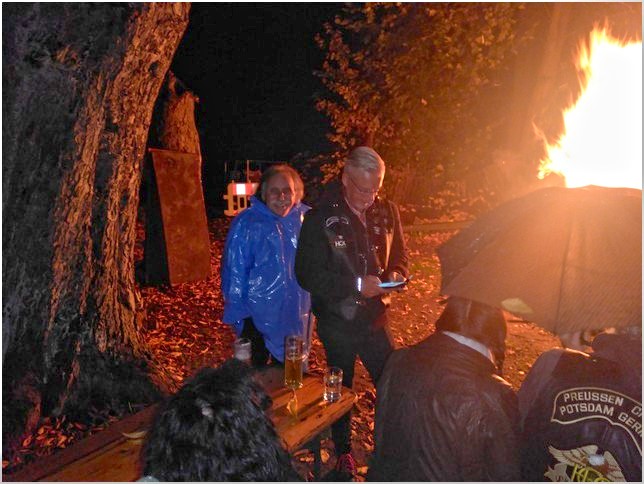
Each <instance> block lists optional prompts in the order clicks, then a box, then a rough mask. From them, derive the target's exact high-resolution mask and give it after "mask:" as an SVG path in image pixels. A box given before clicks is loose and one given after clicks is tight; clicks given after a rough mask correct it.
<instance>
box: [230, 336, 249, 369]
mask: <svg viewBox="0 0 644 484" xmlns="http://www.w3.org/2000/svg"><path fill="white" fill-rule="evenodd" d="M251 352H252V345H251V342H250V340H249V339H248V338H237V339H236V340H235V343H234V352H233V355H234V357H235V358H236V359H238V360H241V361H243V362H244V363H246V364H247V365H250V364H251Z"/></svg>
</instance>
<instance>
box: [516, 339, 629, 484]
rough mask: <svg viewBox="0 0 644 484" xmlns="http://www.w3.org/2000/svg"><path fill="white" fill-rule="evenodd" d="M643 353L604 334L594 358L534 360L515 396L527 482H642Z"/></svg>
mask: <svg viewBox="0 0 644 484" xmlns="http://www.w3.org/2000/svg"><path fill="white" fill-rule="evenodd" d="M641 346H642V341H641V338H631V337H628V336H621V335H610V334H601V335H599V336H598V337H597V338H595V340H594V341H593V352H592V353H591V354H586V353H582V352H578V351H570V350H565V351H564V350H551V351H549V352H546V353H544V354H543V355H541V356H540V357H539V359H538V360H537V361H536V362H535V364H534V365H533V367H532V369H531V370H530V373H529V374H528V376H527V377H526V380H525V382H524V383H523V385H522V387H521V389H520V390H519V401H520V402H521V412H522V414H523V415H525V421H524V423H523V439H522V440H523V445H522V464H523V477H524V479H526V480H531V481H543V480H553V481H555V480H557V481H558V480H570V479H572V480H573V481H574V480H610V481H624V480H627V481H637V482H641V480H642V403H641V394H642V352H641V350H642V348H641Z"/></svg>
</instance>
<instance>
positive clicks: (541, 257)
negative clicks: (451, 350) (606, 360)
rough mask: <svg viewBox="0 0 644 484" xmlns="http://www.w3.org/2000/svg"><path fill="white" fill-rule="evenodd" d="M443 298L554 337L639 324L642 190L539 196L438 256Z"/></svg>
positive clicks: (475, 226) (512, 204) (477, 225)
mask: <svg viewBox="0 0 644 484" xmlns="http://www.w3.org/2000/svg"><path fill="white" fill-rule="evenodd" d="M438 256H439V258H440V261H441V270H442V277H443V279H442V286H441V290H442V293H443V294H448V295H454V296H462V297H466V298H469V299H473V300H475V301H480V302H483V303H485V304H489V305H491V306H496V307H501V308H503V309H506V310H508V311H510V312H512V313H514V314H517V315H518V316H520V317H522V318H524V319H526V320H528V321H532V322H534V323H537V324H539V325H540V326H542V327H543V328H545V329H548V330H550V331H552V332H553V333H556V334H563V333H569V332H575V331H583V330H588V329H601V328H609V327H624V326H634V325H641V324H642V191H641V190H635V189H629V188H604V187H595V186H588V187H583V188H560V187H551V188H544V189H541V190H537V191H535V192H532V193H530V194H528V195H526V196H524V197H521V198H517V199H514V200H511V201H509V202H506V203H504V204H502V205H500V206H499V207H497V208H495V209H493V210H491V211H490V212H488V213H486V214H484V215H482V216H481V217H479V218H478V219H477V220H475V221H474V222H473V223H472V224H471V225H470V226H469V227H467V228H465V229H463V230H461V231H460V232H459V233H458V234H456V235H455V236H454V237H452V238H451V239H450V240H449V241H447V242H446V243H445V244H443V245H442V246H441V247H439V248H438Z"/></svg>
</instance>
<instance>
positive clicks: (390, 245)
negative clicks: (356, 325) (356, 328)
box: [295, 188, 408, 321]
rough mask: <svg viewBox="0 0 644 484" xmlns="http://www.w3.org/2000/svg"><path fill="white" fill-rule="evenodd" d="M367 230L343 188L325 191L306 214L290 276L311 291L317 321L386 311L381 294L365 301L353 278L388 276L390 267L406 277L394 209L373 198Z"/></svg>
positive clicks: (372, 317) (371, 317)
mask: <svg viewBox="0 0 644 484" xmlns="http://www.w3.org/2000/svg"><path fill="white" fill-rule="evenodd" d="M366 217H367V229H366V230H365V228H364V226H363V225H362V223H361V222H360V220H359V219H358V217H357V216H356V215H355V214H354V213H353V212H352V211H351V209H350V208H349V206H348V205H347V203H346V201H345V200H344V196H343V195H342V191H341V190H340V189H338V188H335V189H332V190H330V191H329V192H328V193H327V195H326V197H325V198H324V199H323V200H322V201H321V202H320V204H319V205H318V206H317V207H316V208H314V209H312V210H310V211H309V212H307V214H306V215H305V217H304V224H303V225H302V230H301V231H300V238H299V241H298V248H297V254H296V256H295V274H296V276H297V280H298V282H299V283H300V285H301V286H302V287H303V288H304V289H305V290H307V291H309V292H310V293H311V298H312V308H313V312H314V313H315V315H316V316H318V318H319V319H320V320H327V319H329V318H331V319H341V320H349V321H350V320H354V319H366V320H371V321H373V320H375V319H376V318H377V317H378V316H379V315H380V314H382V313H383V312H384V310H385V307H386V305H387V303H388V300H387V298H386V297H375V298H370V299H367V300H364V299H362V298H361V297H360V295H359V293H358V289H357V278H358V277H364V276H365V275H376V276H379V277H380V279H382V280H383V281H385V280H387V278H388V276H389V274H390V273H391V272H392V271H397V272H399V273H400V274H402V275H403V276H407V274H408V270H407V250H406V247H405V240H404V237H403V232H402V225H401V223H400V215H399V213H398V208H397V207H396V205H395V204H394V203H393V202H390V201H387V200H383V199H380V198H377V199H376V200H375V202H374V204H373V205H372V206H371V207H370V208H369V209H368V210H367V213H366Z"/></svg>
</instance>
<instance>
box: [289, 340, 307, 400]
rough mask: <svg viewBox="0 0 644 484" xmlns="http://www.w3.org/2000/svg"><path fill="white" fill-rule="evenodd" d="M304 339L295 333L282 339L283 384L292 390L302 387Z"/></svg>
mask: <svg viewBox="0 0 644 484" xmlns="http://www.w3.org/2000/svg"><path fill="white" fill-rule="evenodd" d="M303 366H304V339H303V338H302V337H301V336H299V335H296V334H293V335H289V336H287V337H286V339H285V340H284V385H285V386H286V387H288V388H290V389H292V390H296V389H298V388H301V387H302V374H303Z"/></svg>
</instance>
